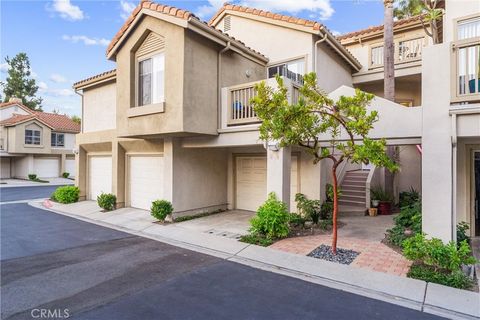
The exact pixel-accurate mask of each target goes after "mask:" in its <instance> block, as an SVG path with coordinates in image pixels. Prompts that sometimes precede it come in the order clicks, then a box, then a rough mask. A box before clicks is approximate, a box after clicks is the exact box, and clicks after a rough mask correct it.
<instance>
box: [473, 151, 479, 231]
mask: <svg viewBox="0 0 480 320" xmlns="http://www.w3.org/2000/svg"><path fill="white" fill-rule="evenodd" d="M473 159H474V161H473V162H474V165H473V170H474V175H475V176H474V181H475V185H474V190H475V193H474V196H475V199H474V210H475V236H476V237H478V236H480V151H476V152H475V153H474V158H473Z"/></svg>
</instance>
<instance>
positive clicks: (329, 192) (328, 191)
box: [325, 183, 342, 202]
mask: <svg viewBox="0 0 480 320" xmlns="http://www.w3.org/2000/svg"><path fill="white" fill-rule="evenodd" d="M341 195H342V188H340V186H337V196H338V197H340V196H341ZM325 201H326V202H333V185H332V184H330V183H327V184H326V185H325Z"/></svg>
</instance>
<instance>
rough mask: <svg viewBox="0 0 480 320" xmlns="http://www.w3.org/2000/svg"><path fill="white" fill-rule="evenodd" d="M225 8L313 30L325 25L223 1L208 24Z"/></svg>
mask: <svg viewBox="0 0 480 320" xmlns="http://www.w3.org/2000/svg"><path fill="white" fill-rule="evenodd" d="M226 10H232V11H237V12H245V13H249V14H253V15H257V16H260V17H265V18H270V19H273V20H280V21H285V22H289V23H293V24H297V25H301V26H305V27H311V28H312V29H313V30H320V28H322V27H325V26H324V25H322V24H321V23H319V22H317V21H313V20H307V19H303V18H297V17H292V16H287V15H284V14H279V13H274V12H270V11H264V10H259V9H255V8H250V7H245V6H239V5H233V4H230V3H228V2H227V3H225V4H224V5H223V7H221V8H220V9H219V10H218V11H217V12H216V13H215V15H214V16H213V17H212V18H211V19H210V21H209V22H208V24H209V25H212V23H213V21H215V19H216V18H217V17H218V16H220V15H221V14H222V13H223V12H224V11H226Z"/></svg>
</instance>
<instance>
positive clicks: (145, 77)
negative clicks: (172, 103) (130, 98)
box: [138, 52, 165, 106]
mask: <svg viewBox="0 0 480 320" xmlns="http://www.w3.org/2000/svg"><path fill="white" fill-rule="evenodd" d="M164 101H165V54H164V53H163V52H162V53H158V54H155V55H153V56H151V57H148V58H146V59H142V60H139V61H138V106H146V105H149V104H156V103H161V102H164Z"/></svg>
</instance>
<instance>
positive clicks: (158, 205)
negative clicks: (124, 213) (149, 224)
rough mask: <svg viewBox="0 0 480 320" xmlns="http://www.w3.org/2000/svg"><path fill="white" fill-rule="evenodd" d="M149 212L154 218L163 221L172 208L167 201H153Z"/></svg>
mask: <svg viewBox="0 0 480 320" xmlns="http://www.w3.org/2000/svg"><path fill="white" fill-rule="evenodd" d="M150 211H151V214H152V216H153V217H154V218H156V219H158V220H160V221H164V220H165V218H166V217H167V216H168V215H169V214H172V212H173V206H172V204H171V203H170V202H169V201H167V200H155V201H153V202H152V207H151V208H150Z"/></svg>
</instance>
